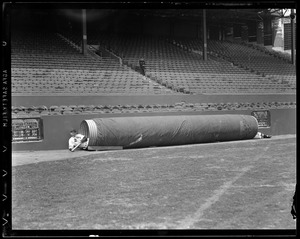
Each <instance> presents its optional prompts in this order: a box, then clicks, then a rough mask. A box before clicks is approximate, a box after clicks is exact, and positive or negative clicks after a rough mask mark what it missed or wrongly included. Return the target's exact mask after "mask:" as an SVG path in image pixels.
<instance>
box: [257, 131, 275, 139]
mask: <svg viewBox="0 0 300 239" xmlns="http://www.w3.org/2000/svg"><path fill="white" fill-rule="evenodd" d="M271 137H272V136H271V135H267V134H263V133H261V132H257V134H256V135H255V136H254V138H255V139H265V138H271Z"/></svg>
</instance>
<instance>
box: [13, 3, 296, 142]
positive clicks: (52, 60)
mask: <svg viewBox="0 0 300 239" xmlns="http://www.w3.org/2000/svg"><path fill="white" fill-rule="evenodd" d="M261 12H262V11H261V9H257V10H254V9H251V10H245V9H240V10H237V11H231V10H226V9H225V10H220V9H219V10H214V9H211V10H210V9H208V10H207V20H209V21H207V26H206V27H207V33H210V34H209V36H208V35H205V34H204V32H203V29H202V28H203V27H204V25H203V22H204V20H203V16H204V15H203V9H198V10H196V9H194V10H192V9H189V10H188V9H182V10H177V9H165V10H164V9H159V10H158V9H156V10H153V11H151V10H147V9H140V10H139V11H134V10H133V9H105V10H102V9H87V11H86V19H85V20H86V25H85V27H83V25H82V24H83V22H84V21H83V16H84V15H83V11H82V10H81V9H55V8H54V9H49V10H46V9H40V10H37V9H26V10H24V9H22V10H20V9H17V8H16V9H13V11H12V15H13V16H14V17H13V18H12V24H11V25H12V30H11V70H12V71H11V72H12V77H11V86H12V87H11V91H12V117H13V118H18V119H22V118H24V119H25V118H30V117H31V118H35V117H36V118H39V119H41V120H42V121H44V122H46V121H47V120H48V119H49V120H50V119H51V122H55V121H56V122H58V121H59V122H61V123H62V125H64V126H66V128H75V127H76V124H78V122H80V121H81V120H82V119H85V118H87V117H89V115H91V116H96V115H97V116H101V117H109V116H110V115H116V116H121V115H123V116H124V115H145V114H146V115H151V114H153V115H159V114H162V115H168V114H202V113H205V114H206V113H210V112H219V111H221V112H226V113H234V114H236V113H239V112H244V113H246V114H254V115H265V116H266V115H267V116H268V117H270V115H271V114H270V112H271V113H272V115H273V116H274V115H280V114H279V113H277V111H278V110H279V111H280V110H288V112H293V113H291V115H292V116H291V117H292V119H291V120H292V122H294V118H293V117H294V116H293V115H294V111H295V108H296V101H295V92H296V73H295V65H294V64H293V62H292V61H291V59H287V57H286V54H285V55H284V54H281V53H278V52H275V51H274V50H270V46H269V45H268V44H269V41H268V39H269V38H265V40H262V36H263V35H261V33H260V31H259V29H258V27H261V25H259V24H258V25H257V26H256V25H255V24H256V23H257V21H258V20H259V19H261V18H256V17H255V14H262V13H261ZM221 13H222V14H224V16H223V18H222V17H221V16H219V15H218V14H221ZM216 14H217V15H218V18H216V16H217V15H216ZM264 14H265V15H262V17H263V19H264V20H263V21H264V22H265V25H268V24H271V23H272V21H275V20H276V19H278V16H273V15H272V13H270V12H269V13H264ZM233 15H237V16H239V17H242V16H243V17H245V19H246V20H245V21H244V22H242V23H241V24H244V25H247V24H248V26H249V34H252V36H251V37H248V38H247V37H245V36H247V34H245V29H247V28H245V27H242V28H241V26H237V25H236V22H235V23H234V24H232V21H237V20H236V19H233V17H232V16H233ZM216 21H218V22H216ZM222 24H223V25H222ZM217 25H218V26H219V27H216V26H217ZM255 26H256V27H257V35H255V34H254V36H253V30H251V29H253V27H255ZM85 28H87V31H86V32H85V33H84V29H85ZM241 29H242V30H241ZM250 30H251V31H250ZM264 31H266V32H265V33H268V31H269V28H267V27H266V28H265V30H264ZM85 34H86V35H85ZM265 35H266V36H267V34H265ZM83 37H84V38H85V39H86V42H85V41H84V40H83ZM206 38H207V39H206ZM253 39H256V40H253ZM204 40H205V41H204ZM205 42H206V43H207V45H205ZM274 44H275V43H274ZM204 56H207V57H206V58H205V57H204ZM141 58H143V60H144V61H145V72H144V73H145V74H143V72H142V71H141V68H140V65H139V60H140V59H141ZM290 58H291V57H290ZM267 111H268V112H267ZM269 111H270V112H269ZM279 111H278V112H279ZM253 112H254V113H253ZM255 112H263V113H255ZM273 112H276V113H273ZM58 116H60V117H58ZM75 116H76V117H77V118H76V117H75ZM265 116H264V117H265ZM53 117H56V118H53ZM64 117H66V118H64ZM68 117H69V118H68ZM276 117H277V116H276ZM276 117H275V118H274V117H271V118H269V119H268V120H269V121H270V120H271V119H272V120H273V121H272V122H274V123H273V125H274V124H275V125H276V127H278V125H279V124H278V121H277V118H276ZM52 119H53V121H52ZM71 119H72V120H74V122H71V121H72V120H71ZM75 119H77V120H75ZM57 120H58V121H57ZM270 122H271V121H270ZM51 124H52V123H51ZM51 124H50V125H48V124H46V123H44V124H43V126H41V127H43V128H44V129H45V130H46V128H49V129H50V128H51V127H52V126H51ZM270 124H271V123H270ZM270 124H268V127H265V128H264V130H266V132H267V133H271V134H272V132H273V134H280V133H282V132H285V131H287V132H291V131H293V132H294V130H295V127H294V126H291V127H290V128H289V129H285V128H282V129H281V128H274V127H273V126H271V125H270ZM41 125H42V124H41ZM262 125H263V123H262ZM24 127H25V126H24ZM280 127H281V126H280ZM65 131H66V132H67V131H68V129H65ZM65 131H62V132H64V133H66V132H65ZM48 136H49V134H48ZM53 136H54V133H53ZM49 137H50V138H51V137H52V136H49ZM24 141H26V142H27V141H28V140H24ZM18 142H21V141H20V140H18ZM39 142H40V143H41V145H44V146H37V145H36V144H30V142H29V143H26V144H25V143H24V144H23V145H22V144H21V143H18V144H15V145H14V146H15V147H16V148H24V147H25V148H26V147H29V148H35V147H37V148H43V147H46V146H45V144H46V143H45V142H44V143H43V141H39ZM47 147H48V146H47Z"/></svg>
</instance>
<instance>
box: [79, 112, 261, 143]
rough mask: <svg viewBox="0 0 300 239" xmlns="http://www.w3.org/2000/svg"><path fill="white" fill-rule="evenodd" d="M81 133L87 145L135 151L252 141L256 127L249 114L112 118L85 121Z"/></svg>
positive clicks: (255, 121)
mask: <svg viewBox="0 0 300 239" xmlns="http://www.w3.org/2000/svg"><path fill="white" fill-rule="evenodd" d="M80 130H81V132H82V133H84V134H85V135H87V136H88V137H89V138H90V145H95V146H122V147H124V148H137V147H150V146H168V145H183V144H193V143H207V142H215V141H230V140H242V139H251V138H253V137H254V136H255V135H256V133H257V131H258V124H257V120H256V118H254V117H253V116H250V115H181V116H148V117H115V118H96V119H92V120H85V121H83V122H82V123H81V125H80Z"/></svg>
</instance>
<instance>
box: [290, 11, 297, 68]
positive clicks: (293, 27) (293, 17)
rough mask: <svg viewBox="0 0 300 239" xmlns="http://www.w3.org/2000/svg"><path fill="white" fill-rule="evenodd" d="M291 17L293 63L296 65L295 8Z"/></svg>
mask: <svg viewBox="0 0 300 239" xmlns="http://www.w3.org/2000/svg"><path fill="white" fill-rule="evenodd" d="M290 17H291V60H292V64H293V65H295V61H296V58H295V37H294V32H295V23H294V19H295V13H294V9H291V15H290Z"/></svg>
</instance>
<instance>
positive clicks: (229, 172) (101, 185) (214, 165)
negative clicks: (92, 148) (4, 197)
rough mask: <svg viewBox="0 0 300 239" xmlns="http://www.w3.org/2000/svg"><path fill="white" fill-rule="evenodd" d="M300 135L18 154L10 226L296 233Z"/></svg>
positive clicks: (14, 168)
mask: <svg viewBox="0 0 300 239" xmlns="http://www.w3.org/2000/svg"><path fill="white" fill-rule="evenodd" d="M295 183H296V136H295V135H287V136H275V137H273V138H272V139H262V140H254V139H253V140H245V141H235V142H223V143H211V144H198V145H185V146H174V147H157V148H145V149H134V150H120V151H105V152H83V151H79V152H74V153H71V152H69V151H68V150H64V151H48V152H43V153H41V152H13V168H12V228H13V229H14V230H16V229H89V230H90V229H295V228H296V222H295V221H293V219H292V217H291V214H290V205H291V200H292V196H293V193H294V189H295Z"/></svg>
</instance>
